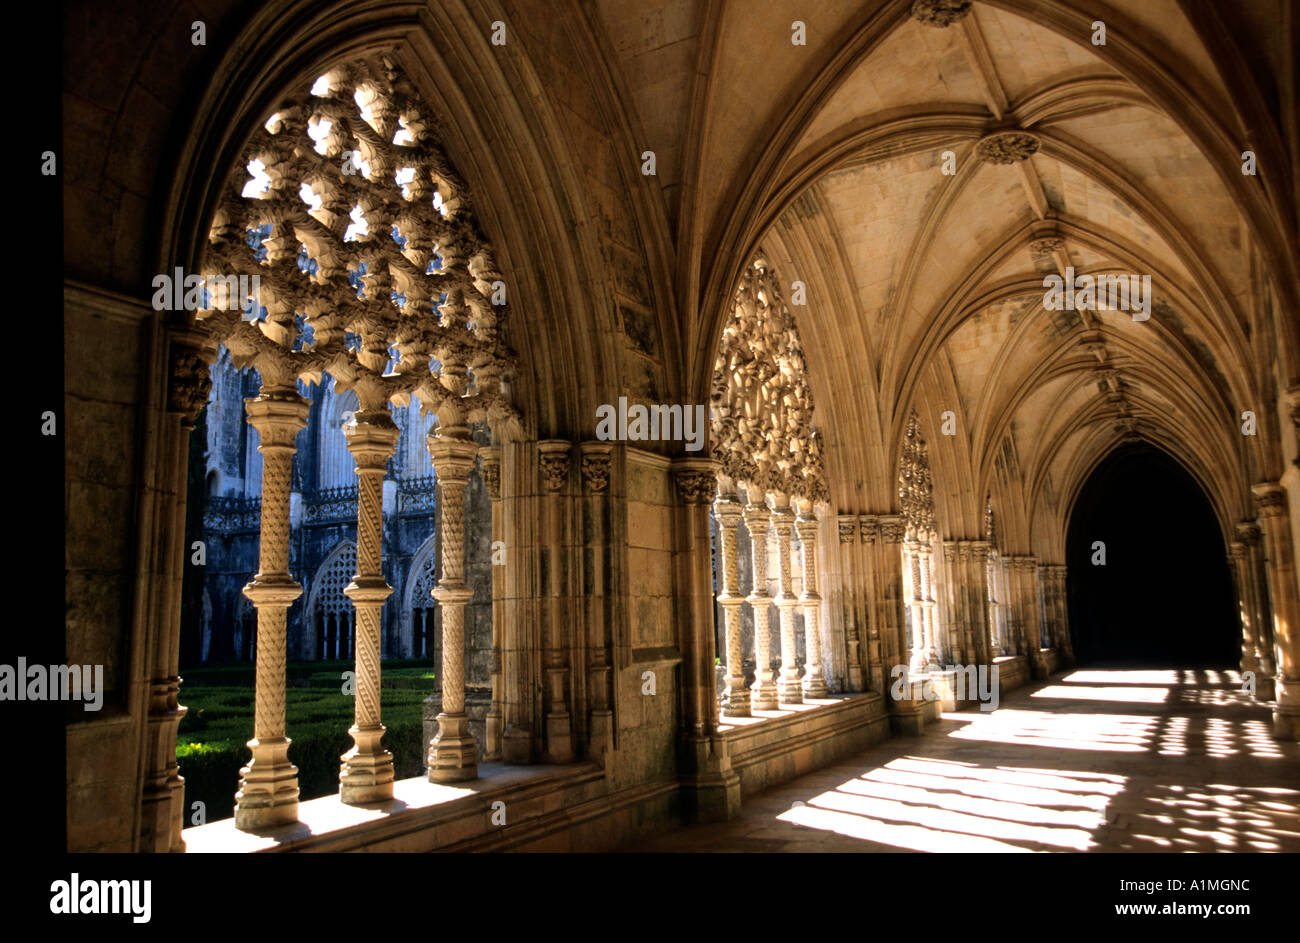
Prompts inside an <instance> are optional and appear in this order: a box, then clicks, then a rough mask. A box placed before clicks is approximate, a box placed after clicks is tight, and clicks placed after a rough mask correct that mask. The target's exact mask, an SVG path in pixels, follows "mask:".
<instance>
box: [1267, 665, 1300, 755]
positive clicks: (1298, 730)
mask: <svg viewBox="0 0 1300 943" xmlns="http://www.w3.org/2000/svg"><path fill="white" fill-rule="evenodd" d="M1273 736H1274V738H1275V739H1278V740H1300V681H1291V680H1288V679H1285V678H1278V679H1277V703H1275V704H1274V705H1273Z"/></svg>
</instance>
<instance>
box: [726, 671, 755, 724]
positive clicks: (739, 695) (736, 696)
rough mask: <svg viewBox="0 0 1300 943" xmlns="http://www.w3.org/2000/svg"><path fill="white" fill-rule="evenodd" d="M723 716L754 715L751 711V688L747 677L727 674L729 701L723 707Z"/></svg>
mask: <svg viewBox="0 0 1300 943" xmlns="http://www.w3.org/2000/svg"><path fill="white" fill-rule="evenodd" d="M722 716H723V717H752V716H754V715H753V714H751V713H750V711H749V689H748V688H746V687H745V678H744V676H741V677H739V678H737V677H733V676H731V675H728V676H727V703H726V705H725V706H724V707H723V708H722Z"/></svg>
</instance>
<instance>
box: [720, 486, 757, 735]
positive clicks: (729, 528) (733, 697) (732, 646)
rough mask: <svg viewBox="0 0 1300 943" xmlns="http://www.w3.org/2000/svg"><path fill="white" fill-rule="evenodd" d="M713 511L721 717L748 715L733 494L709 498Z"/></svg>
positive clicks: (737, 506)
mask: <svg viewBox="0 0 1300 943" xmlns="http://www.w3.org/2000/svg"><path fill="white" fill-rule="evenodd" d="M713 514H714V516H715V517H716V518H717V520H718V542H719V543H720V544H721V545H722V546H721V551H722V592H721V593H719V594H718V603H719V604H720V605H721V606H722V614H723V619H724V620H725V625H726V643H727V679H726V683H727V700H726V703H725V704H724V706H723V708H722V716H724V717H749V716H750V712H749V689H748V688H746V687H745V660H744V659H745V653H744V650H743V647H742V645H741V637H740V607H741V605H742V604H743V603H744V601H745V600H744V597H743V596H741V595H740V592H739V589H740V565H739V561H738V560H737V555H736V528H737V527H738V526H739V524H740V518H741V509H740V502H739V501H737V500H736V499H735V498H734V497H730V496H728V497H723V496H721V495H719V496H718V498H717V500H715V501H714V502H713Z"/></svg>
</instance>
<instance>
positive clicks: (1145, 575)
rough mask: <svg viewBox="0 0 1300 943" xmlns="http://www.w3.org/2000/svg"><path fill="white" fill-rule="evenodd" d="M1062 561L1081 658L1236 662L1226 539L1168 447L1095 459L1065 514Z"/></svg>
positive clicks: (1134, 448)
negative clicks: (1067, 518) (1066, 525)
mask: <svg viewBox="0 0 1300 943" xmlns="http://www.w3.org/2000/svg"><path fill="white" fill-rule="evenodd" d="M1066 561H1067V564H1068V566H1069V571H1068V572H1069V606H1070V634H1071V639H1072V642H1073V644H1074V651H1075V655H1076V657H1077V658H1078V660H1079V662H1080V663H1081V664H1083V663H1094V664H1096V663H1103V664H1106V663H1109V664H1130V665H1131V664H1137V665H1144V666H1145V665H1149V666H1156V665H1159V666H1168V667H1231V666H1235V665H1236V662H1237V652H1238V651H1239V649H1240V640H1239V639H1238V631H1239V630H1238V628H1237V625H1238V623H1237V621H1236V618H1235V613H1234V603H1233V595H1232V583H1231V577H1230V574H1229V571H1228V566H1227V557H1226V548H1225V547H1224V544H1223V535H1222V533H1221V532H1220V530H1219V526H1218V524H1217V522H1216V521H1215V517H1214V511H1213V509H1212V508H1211V506H1210V503H1209V501H1208V499H1207V498H1206V496H1205V493H1204V492H1203V491H1202V490H1201V488H1200V486H1199V485H1198V484H1197V483H1196V481H1195V480H1194V479H1193V478H1192V476H1191V475H1189V474H1188V473H1187V471H1186V469H1184V468H1183V466H1182V465H1180V464H1179V463H1178V462H1177V461H1176V460H1175V459H1174V458H1172V457H1171V456H1170V455H1169V454H1168V453H1166V452H1164V451H1162V450H1161V449H1158V448H1156V447H1155V446H1152V445H1148V444H1146V443H1136V444H1132V445H1125V446H1121V447H1120V448H1117V449H1116V450H1115V451H1113V452H1112V453H1111V454H1110V455H1108V456H1107V457H1106V458H1105V459H1103V460H1102V462H1101V464H1099V465H1098V466H1097V468H1096V469H1094V471H1093V473H1092V474H1091V475H1090V476H1089V478H1088V480H1087V481H1086V482H1085V483H1084V486H1083V488H1082V490H1081V491H1080V492H1079V497H1078V500H1077V501H1076V502H1075V505H1074V509H1073V511H1072V512H1071V514H1070V525H1069V530H1068V532H1067V537H1066Z"/></svg>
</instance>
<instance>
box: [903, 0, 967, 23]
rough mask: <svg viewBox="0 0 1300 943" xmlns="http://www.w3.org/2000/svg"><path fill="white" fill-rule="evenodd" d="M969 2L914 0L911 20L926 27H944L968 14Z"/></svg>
mask: <svg viewBox="0 0 1300 943" xmlns="http://www.w3.org/2000/svg"><path fill="white" fill-rule="evenodd" d="M970 6H971V0H915V2H913V4H912V19H914V20H916V21H917V22H918V23H924V24H925V25H926V26H935V27H940V28H942V27H945V26H951V25H952V24H953V23H956V22H957V21H958V20H960V19H961V18H962V17H964V16H965V15H966V14H967V13H969V12H970Z"/></svg>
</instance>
